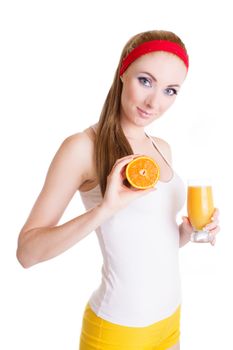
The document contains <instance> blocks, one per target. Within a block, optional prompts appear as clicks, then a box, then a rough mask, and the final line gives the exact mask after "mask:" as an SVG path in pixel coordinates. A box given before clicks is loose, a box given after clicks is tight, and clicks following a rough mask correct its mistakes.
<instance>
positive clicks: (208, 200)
mask: <svg viewBox="0 0 233 350" xmlns="http://www.w3.org/2000/svg"><path fill="white" fill-rule="evenodd" d="M187 210H188V217H189V220H190V222H191V224H192V226H193V227H194V228H195V229H196V230H202V229H203V228H204V226H206V225H207V224H208V223H209V222H210V221H211V217H212V215H213V212H214V203H213V195H212V187H211V186H189V187H188V200H187Z"/></svg>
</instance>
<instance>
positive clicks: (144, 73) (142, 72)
mask: <svg viewBox="0 0 233 350" xmlns="http://www.w3.org/2000/svg"><path fill="white" fill-rule="evenodd" d="M142 74H148V75H149V76H150V77H151V78H152V79H153V80H154V81H157V79H156V78H155V77H154V76H153V75H152V74H151V73H148V72H142ZM172 86H177V87H180V85H179V84H170V85H168V87H172Z"/></svg>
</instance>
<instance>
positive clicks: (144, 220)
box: [17, 31, 219, 350]
mask: <svg viewBox="0 0 233 350" xmlns="http://www.w3.org/2000/svg"><path fill="white" fill-rule="evenodd" d="M188 66H189V60H188V55H187V51H186V48H185V46H184V44H183V43H182V41H181V40H180V38H179V37H177V35H175V34H174V33H172V32H168V31H149V32H144V33H140V34H137V35H135V36H134V37H132V38H131V39H130V40H129V41H128V42H127V44H126V45H125V47H124V49H123V52H122V55H121V58H120V62H119V65H118V68H117V70H116V73H115V77H114V81H113V84H112V86H111V88H110V91H109V93H108V95H107V98H106V101H105V104H104V107H103V110H102V113H101V116H100V119H99V121H98V123H96V124H95V125H92V126H90V127H89V128H87V129H85V130H84V131H83V132H79V133H77V134H74V135H71V136H69V137H68V138H66V139H65V140H64V142H63V143H62V145H61V146H60V148H59V150H58V151H57V153H56V155H55V156H54V159H53V160H52V162H51V165H50V167H49V170H48V173H47V176H46V180H45V183H44V186H43V188H42V190H41V193H40V194H39V196H38V198H37V200H36V202H35V204H34V206H33V208H32V210H31V213H30V215H29V217H28V219H27V221H26V223H25V225H24V226H23V228H22V230H21V232H20V235H19V241H18V250H17V257H18V260H19V261H20V263H21V264H22V265H23V266H24V267H30V266H32V265H34V264H37V263H39V262H42V261H45V260H48V259H51V258H53V257H55V256H57V255H59V254H61V253H63V252H64V251H65V250H67V249H69V248H71V247H72V246H73V245H74V244H76V243H77V242H79V241H80V240H81V239H83V238H84V237H85V236H87V235H88V234H89V233H91V232H92V231H94V230H95V231H96V233H97V236H98V240H99V244H100V247H101V251H102V254H103V267H102V281H101V284H100V286H99V287H98V288H97V289H96V290H95V291H94V292H93V293H92V295H91V297H90V299H89V300H88V303H87V305H86V308H85V311H84V315H83V324H82V331H81V336H80V349H81V350H91V349H108V350H111V349H119V350H127V349H132V350H135V349H138V350H142V349H160V350H162V349H170V350H172V349H173V350H175V349H176V350H177V349H179V335H180V329H179V323H180V307H181V297H180V276H179V264H178V254H179V247H181V246H183V245H185V244H186V243H187V242H189V240H190V234H191V232H192V226H191V224H190V222H189V220H188V218H187V217H183V222H182V223H181V224H180V225H177V223H176V215H177V213H178V211H180V209H181V208H182V206H183V205H184V201H185V189H184V184H183V182H182V180H181V178H180V177H179V176H178V175H177V174H176V172H175V171H174V170H173V168H172V165H171V150H170V147H169V145H168V143H167V142H166V141H164V140H162V139H160V138H157V137H151V136H149V135H147V134H146V132H145V131H144V128H145V127H146V126H148V125H149V124H151V123H152V122H153V121H155V120H156V119H158V118H159V117H160V116H162V115H163V114H164V112H166V110H167V109H168V108H169V107H170V106H171V105H172V104H173V103H174V101H175V99H176V97H177V94H178V93H179V90H180V88H181V86H182V84H183V82H184V80H185V78H186V75H187V72H188ZM139 155H148V156H150V157H152V158H153V159H154V160H155V161H156V162H157V163H158V165H159V166H160V178H159V182H158V183H157V185H156V187H155V188H152V189H149V190H138V189H134V188H132V187H131V188H129V187H128V186H126V185H125V182H124V179H125V167H126V165H127V163H129V162H130V161H131V160H132V159H133V158H135V157H138V156H139ZM77 190H78V191H80V195H81V198H82V200H83V203H84V205H85V207H86V209H87V211H86V212H85V213H84V214H82V215H79V216H77V217H75V218H74V219H72V220H70V221H68V222H66V223H64V224H62V225H57V224H58V221H59V219H60V218H61V216H62V213H63V212H64V210H65V208H66V207H67V205H68V203H69V201H70V200H71V198H72V197H73V195H74V193H75V192H76V191H77ZM207 228H208V230H209V231H210V232H211V234H212V239H211V242H210V243H211V244H214V243H215V235H216V234H217V232H218V231H219V227H218V210H217V209H216V210H215V212H214V215H213V218H212V222H211V223H210V224H209V225H208V227H207Z"/></svg>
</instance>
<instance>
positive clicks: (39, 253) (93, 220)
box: [17, 205, 109, 268]
mask: <svg viewBox="0 0 233 350" xmlns="http://www.w3.org/2000/svg"><path fill="white" fill-rule="evenodd" d="M108 213H109V212H108V211H107V210H106V209H105V208H104V207H102V206H101V205H98V206H96V207H95V208H92V209H90V210H89V211H87V212H86V213H84V214H82V215H79V216H77V217H76V218H74V219H72V220H70V221H68V222H66V223H65V224H63V225H59V226H56V227H38V228H32V229H30V230H28V231H22V232H21V235H20V238H19V242H18V249H17V258H18V260H19V262H20V263H21V265H22V266H23V267H25V268H28V267H31V266H32V265H35V264H37V263H39V262H42V261H45V260H48V259H51V258H53V257H55V256H57V255H59V254H62V253H63V252H64V251H66V250H67V249H69V248H71V247H72V246H73V245H75V244H76V243H77V242H79V241H80V240H81V239H83V238H84V237H86V236H87V235H88V234H89V233H90V232H92V231H94V230H95V229H96V228H97V227H98V226H99V225H100V224H101V223H102V222H103V221H104V220H106V219H107V218H108V217H109V214H108Z"/></svg>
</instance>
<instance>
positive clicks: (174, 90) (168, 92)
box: [164, 88, 178, 96]
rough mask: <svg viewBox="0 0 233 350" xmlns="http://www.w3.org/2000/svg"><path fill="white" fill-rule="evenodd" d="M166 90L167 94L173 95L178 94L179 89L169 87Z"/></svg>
mask: <svg viewBox="0 0 233 350" xmlns="http://www.w3.org/2000/svg"><path fill="white" fill-rule="evenodd" d="M164 91H165V94H166V95H168V96H173V95H177V94H178V91H177V90H176V89H172V88H167V89H165V90H164Z"/></svg>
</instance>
